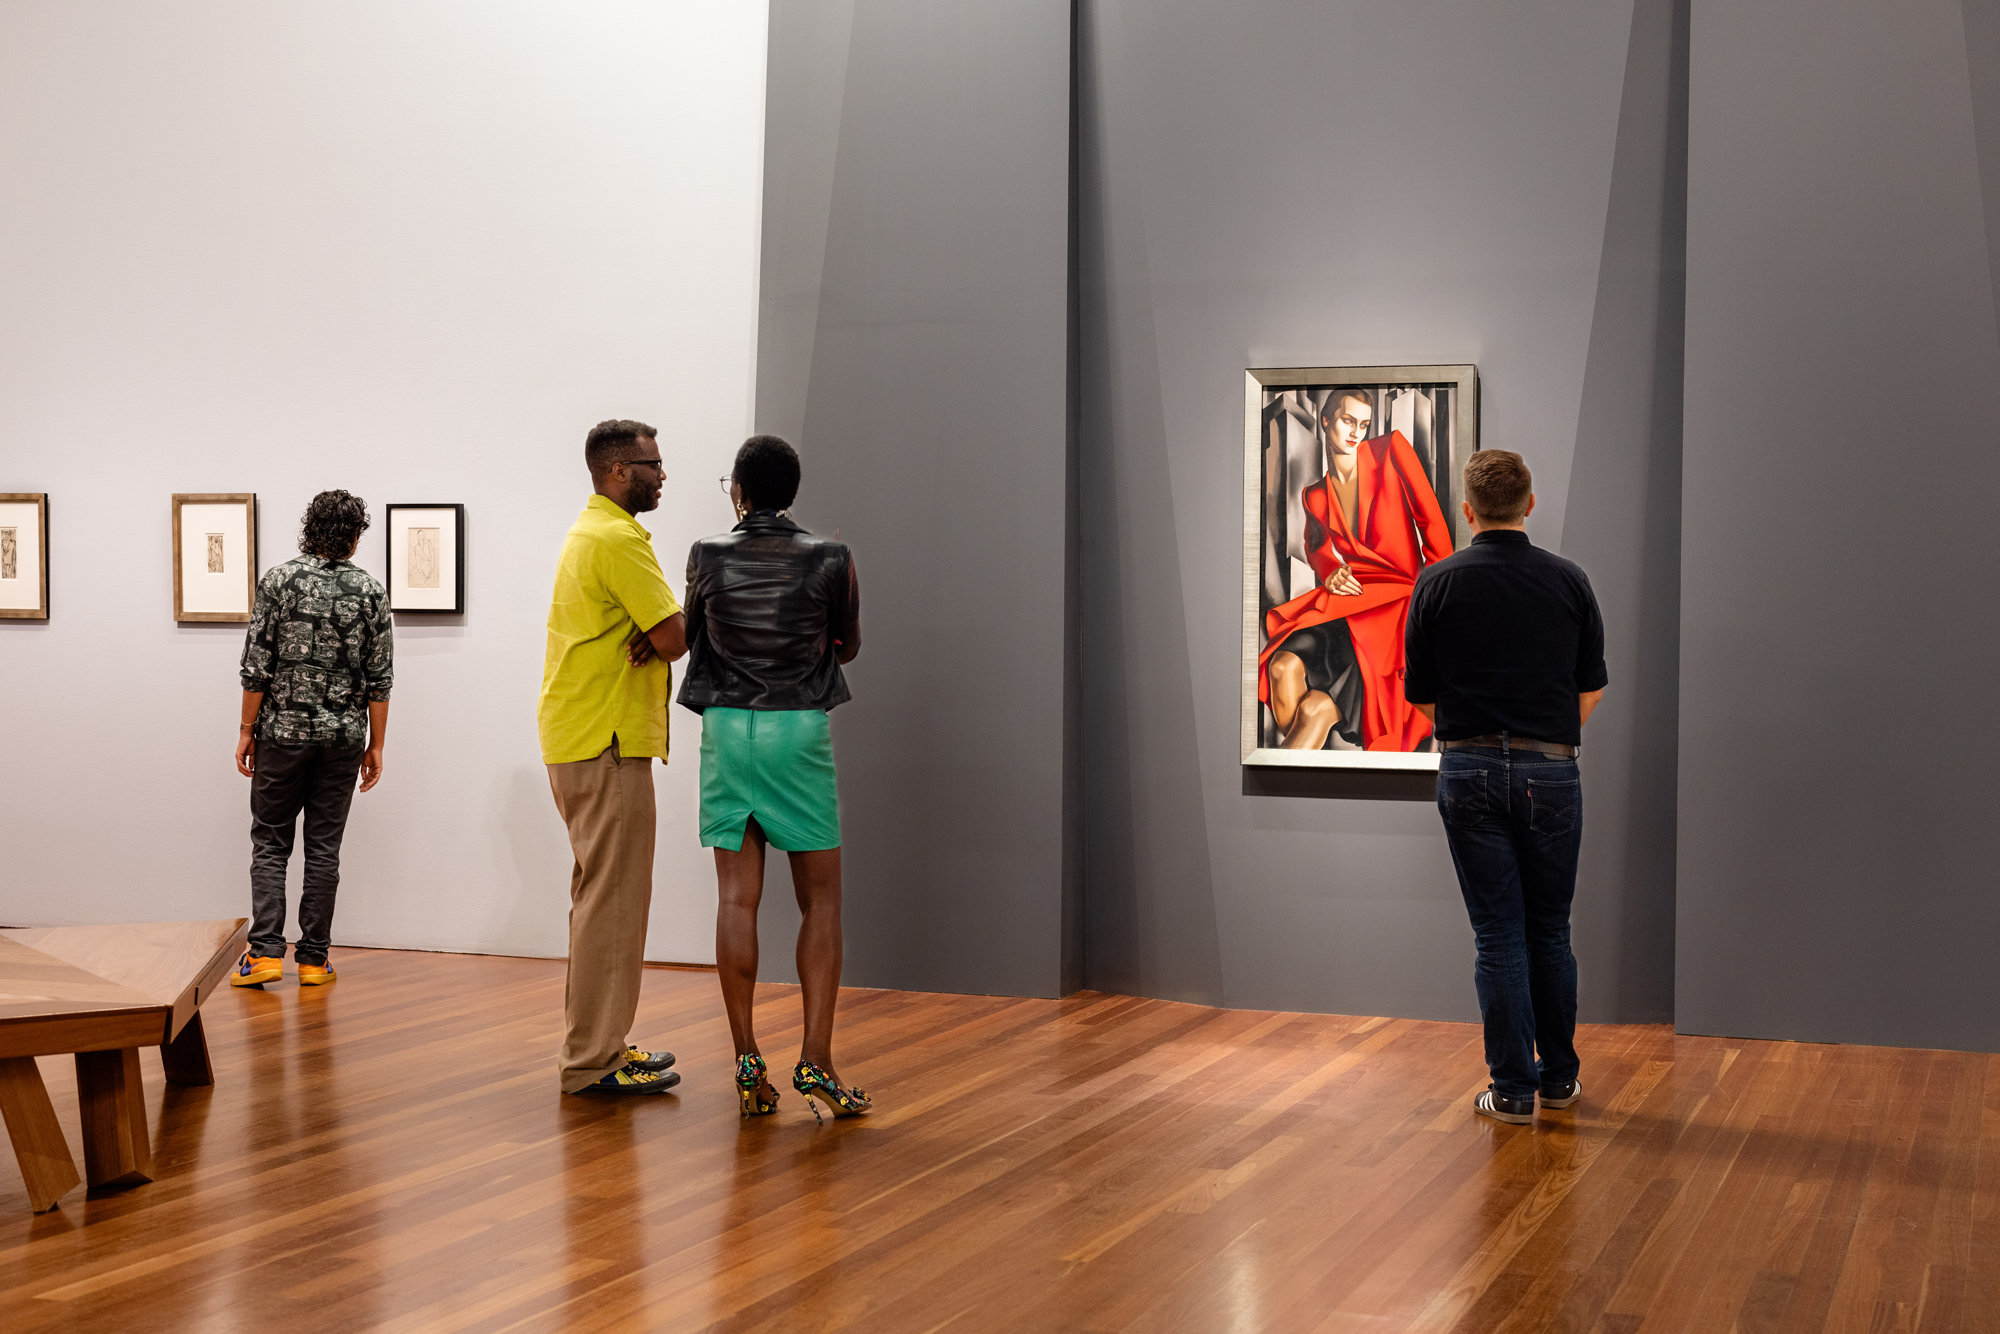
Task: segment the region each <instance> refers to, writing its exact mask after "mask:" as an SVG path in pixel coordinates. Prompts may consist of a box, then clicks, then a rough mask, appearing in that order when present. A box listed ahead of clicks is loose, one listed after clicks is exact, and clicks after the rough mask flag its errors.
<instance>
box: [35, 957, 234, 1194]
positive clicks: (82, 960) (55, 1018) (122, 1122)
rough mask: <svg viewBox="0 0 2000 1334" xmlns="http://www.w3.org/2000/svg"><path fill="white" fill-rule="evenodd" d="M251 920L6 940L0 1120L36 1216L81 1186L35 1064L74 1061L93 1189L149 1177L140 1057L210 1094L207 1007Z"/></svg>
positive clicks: (86, 1166)
mask: <svg viewBox="0 0 2000 1334" xmlns="http://www.w3.org/2000/svg"><path fill="white" fill-rule="evenodd" d="M249 932H250V922H249V919H248V918H243V917H237V918H231V919H227V920H223V921H213V922H141V923H134V924H128V925H117V926H60V927H16V928H11V929H6V930H0V1114H4V1115H5V1118H6V1121H7V1134H8V1137H9V1138H10V1139H11V1140H12V1141H13V1143H14V1156H15V1158H16V1159H18V1160H19V1162H20V1164H21V1177H22V1180H23V1181H24V1182H25V1183H26V1184H27V1187H28V1201H29V1203H30V1204H31V1205H32V1206H33V1207H34V1210H35V1212H36V1213H42V1212H43V1211H45V1210H48V1209H53V1208H54V1207H55V1205H56V1201H57V1200H58V1199H59V1198H60V1197H61V1196H62V1195H63V1194H64V1193H65V1192H66V1191H68V1190H69V1189H70V1188H71V1187H73V1186H75V1185H76V1184H77V1182H78V1179H79V1178H78V1177H77V1174H76V1161H75V1160H74V1159H73V1158H71V1157H70V1153H69V1145H68V1144H67V1143H66V1142H65V1141H64V1139H63V1133H62V1126H61V1125H60V1124H59V1123H58V1122H57V1121H56V1114H55V1108H54V1106H53V1105H52V1104H51V1103H50V1102H49V1092H48V1089H47V1088H46V1087H45V1086H44V1085H43V1083H42V1076H41V1072H40V1071H39V1070H38V1069H37V1068H36V1066H35V1058H36V1057H37V1056H61V1055H68V1054H71V1053H74V1054H75V1057H76V1091H77V1102H78V1104H79V1108H80V1111H81V1113H82V1120H83V1157H84V1170H85V1173H86V1175H87V1177H88V1179H89V1182H90V1184H91V1185H92V1186H113V1185H136V1184H138V1183H139V1182H143V1181H150V1180H152V1179H153V1150H152V1142H151V1138H150V1136H149V1135H148V1133H147V1129H146V1100H145V1094H144V1090H143V1088H142V1086H141V1085H140V1082H139V1048H141V1047H153V1046H157V1047H159V1048H160V1059H161V1061H162V1063H163V1064H164V1065H165V1066H166V1071H167V1079H168V1082H170V1083H175V1084H212V1083H214V1082H215V1077H214V1074H213V1073H212V1071H211V1069H210V1067H209V1060H208V1040H207V1039H206V1038H205V1037H204V1036H203V1034H202V1031H201V1009H200V1007H201V1003H202V1001H204V1000H206V999H207V998H208V997H209V995H210V994H211V993H212V992H213V991H214V990H215V989H216V988H217V987H219V986H222V985H224V980H225V979H226V978H227V977H228V974H229V969H230V966H231V965H232V964H233V963H234V962H235V961H236V959H237V957H238V956H240V955H241V954H242V952H243V949H244V945H245V942H246V939H247V937H248V936H249Z"/></svg>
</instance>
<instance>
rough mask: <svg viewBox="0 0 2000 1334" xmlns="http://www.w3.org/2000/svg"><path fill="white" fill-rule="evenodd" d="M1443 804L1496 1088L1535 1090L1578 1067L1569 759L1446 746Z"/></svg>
mask: <svg viewBox="0 0 2000 1334" xmlns="http://www.w3.org/2000/svg"><path fill="white" fill-rule="evenodd" d="M1438 812H1439V813H1440V814H1441V815H1443V816H1444V832H1445V840H1446V842H1448V843H1449V844H1450V845H1451V861H1452V865H1453V866H1454V867H1456V868H1457V870H1458V888H1459V892H1460V893H1461V894H1463V895H1464V896H1465V910H1466V912H1467V913H1468V914H1469V915H1470V916H1471V918H1472V932H1473V936H1474V937H1475V938H1476V940H1477V941H1478V944H1479V961H1478V963H1477V964H1476V965H1475V966H1474V969H1473V974H1472V976H1473V981H1474V983H1475V984H1476V985H1477V987H1478V989H1479V1017H1480V1018H1481V1019H1482V1020H1483V1021H1484V1022H1485V1024H1486V1068H1487V1069H1488V1070H1490V1071H1492V1073H1493V1091H1494V1092H1495V1093H1498V1094H1499V1095H1500V1096H1501V1097H1503V1098H1532V1097H1533V1096H1534V1095H1535V1092H1536V1090H1537V1089H1538V1088H1544V1087H1546V1088H1554V1087H1556V1086H1558V1085H1562V1084H1567V1083H1568V1082H1569V1081H1570V1080H1572V1079H1575V1078H1576V1072H1577V1059H1576V956H1575V955H1574V954H1572V953H1570V948H1569V904H1570V899H1571V898H1572V897H1573V896H1574V895H1575V893H1576V857H1577V850H1578V849H1579V848H1580V847H1581V846H1582V844H1583V784H1582V783H1581V782H1580V781H1579V780H1578V778H1577V770H1576V761H1575V760H1570V759H1562V758H1559V757H1557V756H1554V755H1544V754H1542V753H1541V752H1539V751H1532V750H1511V751H1510V752H1508V753H1505V754H1503V753H1502V752H1501V751H1500V749H1499V748H1497V747H1489V746H1467V747H1464V748H1462V749H1458V750H1448V751H1446V752H1445V753H1444V754H1443V755H1442V756H1440V757H1439V763H1438ZM1537 1049H1539V1050H1540V1052H1541V1060H1540V1061H1537V1060H1536V1059H1535V1053H1536V1050H1537Z"/></svg>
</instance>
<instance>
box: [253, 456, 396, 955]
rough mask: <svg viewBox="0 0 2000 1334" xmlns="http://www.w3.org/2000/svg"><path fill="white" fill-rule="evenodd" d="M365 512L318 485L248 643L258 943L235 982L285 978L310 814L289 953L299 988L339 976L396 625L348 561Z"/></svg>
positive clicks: (265, 586)
mask: <svg viewBox="0 0 2000 1334" xmlns="http://www.w3.org/2000/svg"><path fill="white" fill-rule="evenodd" d="M367 527H368V506H367V505H366V503H364V502H363V501H362V499H361V498H360V497H359V496H352V495H349V494H348V493H347V492H345V491H322V492H320V493H319V494H318V495H316V496H314V497H313V499H312V503H311V504H310V505H308V506H306V513H305V519H304V521H303V522H302V523H301V525H300V531H299V553H300V554H299V556H298V558H297V559H296V560H288V561H286V562H285V563H284V564H283V565H280V566H277V567H276V568H274V569H272V570H270V571H268V572H267V573H266V574H265V575H264V577H263V578H262V579H260V580H259V581H258V582H257V601H256V603H255V605H254V606H253V607H252V608H251V611H250V631H249V634H248V635H247V636H246V637H245V639H244V643H243V664H242V678H243V725H242V728H241V730H240V731H239V732H238V735H237V742H236V771H237V772H238V773H240V774H242V775H243V776H244V777H246V778H248V779H249V780H250V912H251V924H250V948H249V949H248V950H246V951H244V954H243V957H242V958H241V959H239V960H238V961H237V965H236V971H235V972H233V973H231V974H230V977H229V984H230V985H231V986H237V987H261V986H263V984H264V983H266V982H275V981H277V980H278V979H279V978H280V977H282V976H283V975H284V958H285V868H286V867H287V866H288V865H289V864H290V863H291V860H292V843H293V840H294V837H295V835H296V833H297V826H298V820H299V815H300V814H301V812H303V813H304V815H305V830H306V850H305V861H306V868H305V888H304V892H303V893H301V894H300V896H299V939H298V945H297V947H296V948H295V950H294V951H293V957H294V959H295V960H296V961H297V963H298V979H299V982H300V984H301V985H304V986H315V985H319V984H322V983H326V982H331V981H333V979H334V971H333V968H332V966H331V965H330V964H329V963H328V962H327V954H326V952H327V948H328V946H329V944H330V943H331V937H332V932H333V900H334V894H335V892H336V891H337V890H338V889H339V887H340V840H341V836H342V835H343V834H344V833H345V832H346V830H347V811H348V807H349V806H351V805H352V804H353V802H354V792H355V783H356V779H357V778H358V779H359V780H360V790H361V791H363V792H366V791H368V789H370V788H372V787H374V786H375V784H376V783H377V782H378V781H380V779H381V777H382V739H383V734H384V733H385V732H386V731H387V730H388V726H389V687H390V685H391V684H392V682H393V680H394V672H393V671H392V670H391V666H392V663H393V660H394V657H395V644H394V632H393V628H392V626H391V623H390V619H389V595H388V593H387V592H386V591H385V590H384V589H383V587H382V585H381V584H379V583H377V582H375V580H374V579H373V578H372V577H370V576H369V574H368V573H367V571H365V570H363V569H361V568H360V567H359V566H357V565H355V564H354V563H353V561H352V557H353V555H354V551H355V548H356V547H357V546H359V545H360V542H361V534H362V531H363V530H365V529H366V528H367Z"/></svg>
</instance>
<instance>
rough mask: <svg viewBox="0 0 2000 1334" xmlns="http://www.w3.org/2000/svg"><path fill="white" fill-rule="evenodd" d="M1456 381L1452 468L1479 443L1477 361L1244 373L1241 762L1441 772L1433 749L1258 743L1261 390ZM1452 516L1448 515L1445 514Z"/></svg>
mask: <svg viewBox="0 0 2000 1334" xmlns="http://www.w3.org/2000/svg"><path fill="white" fill-rule="evenodd" d="M1329 384H1331V385H1367V386H1395V385H1442V384H1453V385H1456V386H1457V392H1456V394H1455V396H1454V397H1455V402H1454V404H1453V411H1452V455H1451V464H1450V468H1451V472H1452V474H1453V475H1457V474H1458V473H1459V472H1461V471H1462V470H1463V468H1464V461H1465V459H1467V458H1469V457H1471V455H1472V454H1473V452H1474V451H1476V450H1477V449H1478V448H1479V369H1478V367H1476V366H1463V365H1459V366H1277V367H1264V368H1259V369H1254V370H1249V371H1246V372H1244V375H1243V400H1244V409H1243V676H1242V681H1241V682H1240V688H1241V691H1242V738H1241V739H1242V757H1243V758H1242V763H1243V764H1245V765H1246V766H1247V765H1255V766H1260V767H1266V766H1268V767H1272V768H1307V769H1399V770H1412V769H1413V770H1420V771H1421V770H1429V771H1431V772H1433V773H1434V772H1436V771H1437V767H1438V755H1437V753H1436V752H1435V751H1394V750H1281V749H1278V748H1276V747H1272V746H1260V745H1259V744H1258V740H1259V738H1258V731H1259V726H1258V725H1259V723H1260V721H1261V715H1260V713H1259V710H1261V709H1262V708H1263V705H1262V703H1261V702H1260V701H1259V700H1258V698H1257V655H1258V651H1259V649H1260V647H1261V645H1260V643H1259V641H1260V639H1261V638H1262V635H1261V634H1260V630H1261V626H1260V625H1259V622H1260V621H1261V620H1262V612H1263V606H1262V596H1261V595H1262V561H1263V543H1264V533H1263V496H1264V471H1263V451H1264V439H1263V422H1264V401H1263V400H1264V391H1265V390H1267V389H1270V388H1274V387H1275V388H1303V387H1304V386H1307V385H1329ZM1446 517H1447V519H1449V518H1450V515H1449V514H1447V515H1446Z"/></svg>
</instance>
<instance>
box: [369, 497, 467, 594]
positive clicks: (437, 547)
mask: <svg viewBox="0 0 2000 1334" xmlns="http://www.w3.org/2000/svg"><path fill="white" fill-rule="evenodd" d="M387 527H388V530H389V533H388V538H389V610H390V611H434V612H445V613H451V614H461V613H463V612H464V611H465V506H463V505H391V506H389V522H388V524H387Z"/></svg>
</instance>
